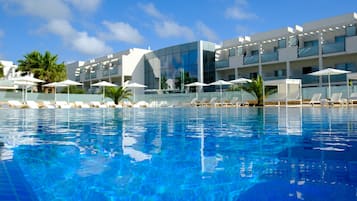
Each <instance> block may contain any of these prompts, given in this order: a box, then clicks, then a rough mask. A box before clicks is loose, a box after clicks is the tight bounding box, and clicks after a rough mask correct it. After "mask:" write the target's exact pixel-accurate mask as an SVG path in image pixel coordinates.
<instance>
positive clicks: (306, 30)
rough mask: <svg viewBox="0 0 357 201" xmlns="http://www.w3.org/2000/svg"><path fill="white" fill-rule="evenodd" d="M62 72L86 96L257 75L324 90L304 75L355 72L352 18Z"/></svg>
mask: <svg viewBox="0 0 357 201" xmlns="http://www.w3.org/2000/svg"><path fill="white" fill-rule="evenodd" d="M66 67H67V74H68V79H72V80H76V81H79V82H82V83H84V88H85V89H86V90H88V91H89V92H91V89H92V88H91V85H92V84H93V83H95V82H98V81H102V80H105V81H109V82H113V83H115V84H118V85H120V86H123V85H124V82H126V81H128V80H131V81H134V82H138V83H141V84H145V85H146V86H147V88H146V89H147V90H146V91H150V90H152V91H164V92H173V93H174V92H184V91H185V87H184V85H185V84H187V83H191V82H195V81H199V82H204V83H210V82H213V81H215V80H218V79H224V80H233V79H237V78H240V77H245V78H256V77H257V76H258V75H261V76H262V77H263V79H264V80H275V79H285V78H295V79H301V80H302V84H303V87H309V86H325V85H327V78H325V77H315V76H311V75H308V74H309V73H311V72H314V71H317V70H320V69H323V68H327V67H331V68H337V69H341V70H348V71H351V72H357V14H356V13H352V14H346V15H342V16H336V17H332V18H327V19H322V20H318V21H314V22H310V23H306V24H303V25H302V26H297V25H296V26H294V27H293V28H292V27H286V28H283V29H278V30H272V31H269V32H264V33H257V34H254V35H252V36H245V37H238V38H234V39H231V40H226V41H224V42H223V44H222V45H221V46H218V45H216V44H215V43H212V42H207V41H196V42H191V43H185V44H179V45H175V46H170V47H166V48H162V49H159V50H155V51H151V50H146V49H137V48H133V49H129V50H126V51H122V52H118V53H115V54H110V55H106V56H103V57H100V58H96V59H93V60H89V61H85V62H75V63H71V64H67V65H66ZM331 83H332V84H333V85H344V84H345V83H346V75H337V76H332V77H331ZM205 90H207V91H210V90H214V88H209V87H208V88H205ZM139 91H140V92H142V90H139Z"/></svg>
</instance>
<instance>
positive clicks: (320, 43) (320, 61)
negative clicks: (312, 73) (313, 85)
mask: <svg viewBox="0 0 357 201" xmlns="http://www.w3.org/2000/svg"><path fill="white" fill-rule="evenodd" d="M323 43H324V38H323V33H322V32H321V33H320V34H319V70H322V69H323V60H322V45H323ZM319 86H320V87H321V86H322V77H321V76H320V80H319Z"/></svg>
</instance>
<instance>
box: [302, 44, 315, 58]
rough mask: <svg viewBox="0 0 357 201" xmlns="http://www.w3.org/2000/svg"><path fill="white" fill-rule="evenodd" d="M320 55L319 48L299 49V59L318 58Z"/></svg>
mask: <svg viewBox="0 0 357 201" xmlns="http://www.w3.org/2000/svg"><path fill="white" fill-rule="evenodd" d="M318 54H319V47H318V46H312V47H303V48H299V49H298V56H299V57H309V56H316V55H318Z"/></svg>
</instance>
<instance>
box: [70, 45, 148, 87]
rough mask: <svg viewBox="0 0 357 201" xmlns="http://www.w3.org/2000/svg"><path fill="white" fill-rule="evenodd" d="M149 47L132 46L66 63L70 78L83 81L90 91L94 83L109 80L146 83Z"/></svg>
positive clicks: (118, 82) (116, 82)
mask: <svg viewBox="0 0 357 201" xmlns="http://www.w3.org/2000/svg"><path fill="white" fill-rule="evenodd" d="M148 52H150V50H147V49H138V48H132V49H129V50H125V51H122V52H117V53H114V54H109V55H106V56H103V57H99V58H96V59H92V60H89V61H84V62H74V63H70V64H66V69H67V77H68V79H71V80H75V81H77V82H81V83H83V87H84V89H85V90H86V91H88V92H94V91H95V90H96V89H97V88H93V87H92V84H94V83H96V82H99V81H108V82H111V83H114V84H117V85H119V86H123V85H124V82H126V81H129V80H131V81H134V82H138V83H144V55H145V54H146V53H148Z"/></svg>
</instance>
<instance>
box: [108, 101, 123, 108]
mask: <svg viewBox="0 0 357 201" xmlns="http://www.w3.org/2000/svg"><path fill="white" fill-rule="evenodd" d="M105 105H106V106H107V107H109V108H122V107H123V106H121V105H117V104H115V103H114V101H108V102H106V103H105Z"/></svg>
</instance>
